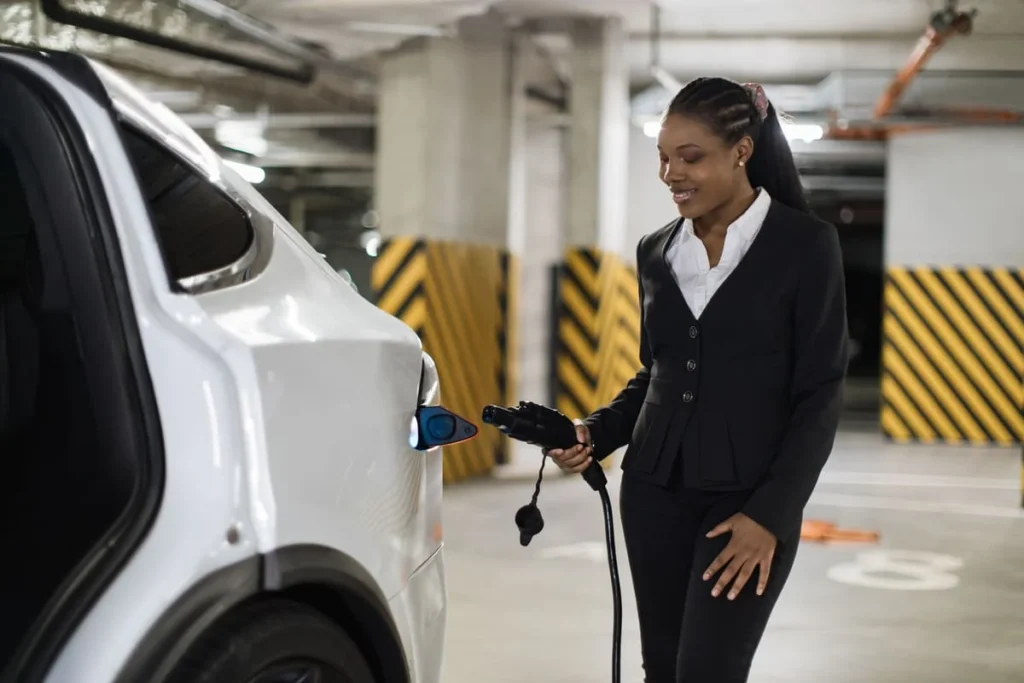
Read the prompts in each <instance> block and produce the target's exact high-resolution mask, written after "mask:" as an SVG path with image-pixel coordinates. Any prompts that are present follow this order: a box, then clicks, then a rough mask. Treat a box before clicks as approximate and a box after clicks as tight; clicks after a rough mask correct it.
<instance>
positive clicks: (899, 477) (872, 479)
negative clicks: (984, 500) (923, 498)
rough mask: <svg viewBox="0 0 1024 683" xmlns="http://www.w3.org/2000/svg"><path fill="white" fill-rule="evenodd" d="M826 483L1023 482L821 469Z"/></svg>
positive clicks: (1004, 487) (987, 485)
mask: <svg viewBox="0 0 1024 683" xmlns="http://www.w3.org/2000/svg"><path fill="white" fill-rule="evenodd" d="M819 481H820V482H821V483H823V484H851V485H857V486H919V487H925V488H951V489H986V490H997V491H1017V490H1018V488H1019V486H1020V484H1019V482H1018V481H1017V479H1016V476H1014V478H1012V479H996V478H987V477H957V476H951V475H932V474H902V473H898V472H893V473H886V472H827V471H826V472H822V473H821V477H820V478H819Z"/></svg>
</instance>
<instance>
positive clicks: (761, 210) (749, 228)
mask: <svg viewBox="0 0 1024 683" xmlns="http://www.w3.org/2000/svg"><path fill="white" fill-rule="evenodd" d="M771 203H772V198H771V197H770V196H769V195H768V190H766V189H764V188H763V187H759V188H757V198H756V199H754V203H753V204H751V205H750V206H749V207H748V208H747V210H746V211H744V212H743V213H742V214H740V217H739V218H737V219H736V220H735V221H733V222H732V224H731V225H730V226H729V228H728V233H729V234H730V235H736V236H738V237H740V238H741V239H742V240H743V241H744V242H750V241H751V240H753V239H754V236H755V235H756V234H757V231H758V229H759V228H760V227H761V224H762V223H764V219H765V217H767V216H768V208H769V207H770V206H771ZM682 227H683V229H682V230H681V231H680V236H679V237H680V241H682V242H685V241H687V240H689V239H691V238H694V237H696V236H697V235H696V234H695V233H694V232H693V221H692V220H691V219H689V218H687V219H685V220H684V221H683V226H682Z"/></svg>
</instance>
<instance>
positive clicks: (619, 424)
mask: <svg viewBox="0 0 1024 683" xmlns="http://www.w3.org/2000/svg"><path fill="white" fill-rule="evenodd" d="M643 243H644V239H643V238H641V240H640V242H639V244H637V250H636V252H637V253H636V269H637V288H638V290H639V292H640V365H641V367H640V369H639V370H638V371H637V373H636V376H634V377H633V378H632V379H630V380H629V381H628V382H627V383H626V386H625V387H624V388H623V389H622V391H620V392H619V393H618V395H617V396H616V397H615V398H614V399H612V401H611V402H610V403H609V404H608V405H606V406H604V407H602V408H599V409H597V410H596V411H594V412H593V413H591V414H590V416H588V417H587V418H586V419H585V420H583V423H584V424H585V425H587V427H588V428H589V429H590V438H591V440H592V441H593V447H594V453H593V454H594V458H595V459H596V460H603V459H604V458H607V457H608V456H609V455H611V454H612V453H614V452H615V451H616V450H618V449H619V448H621V447H622V446H625V445H626V444H627V443H629V439H630V437H631V436H632V434H633V427H634V425H636V419H637V417H638V416H639V415H640V408H641V407H642V406H643V404H644V398H645V397H646V396H647V386H648V385H649V384H650V382H651V365H652V364H653V362H654V361H653V357H652V355H651V349H650V344H649V341H648V338H647V331H646V330H645V329H644V285H643V278H642V277H641V276H640V268H641V267H642V264H643V256H642V248H643Z"/></svg>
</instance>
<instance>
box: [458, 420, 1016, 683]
mask: <svg viewBox="0 0 1024 683" xmlns="http://www.w3.org/2000/svg"><path fill="white" fill-rule="evenodd" d="M1020 459H1021V455H1020V451H1019V449H1018V450H1007V449H998V450H995V449H968V448H958V447H948V446H943V447H925V446H896V445H892V444H888V443H886V442H884V441H883V440H882V438H881V437H879V436H877V435H875V434H874V433H871V432H865V431H856V430H852V429H847V430H845V431H844V432H843V433H841V434H840V437H839V440H838V444H837V448H836V451H835V452H834V454H833V457H832V459H831V462H830V464H829V466H828V467H827V469H826V471H825V472H824V473H823V476H822V480H821V483H820V484H819V486H818V488H817V490H816V492H815V494H814V496H813V498H812V500H811V504H810V505H809V506H808V509H807V517H808V518H809V519H820V520H826V521H830V522H834V523H836V524H838V525H839V526H840V527H843V528H857V529H867V530H874V531H878V532H880V534H881V538H880V541H879V542H878V543H877V544H873V545H820V544H815V543H811V542H804V543H803V545H802V548H801V551H800V555H799V557H798V559H797V564H796V567H795V569H794V571H793V576H792V578H791V579H790V585H789V587H788V589H787V591H786V593H784V594H783V598H782V600H781V601H780V604H779V607H778V609H777V610H776V612H775V615H774V616H773V619H772V622H771V623H770V624H769V627H768V632H767V634H766V635H765V639H764V641H763V644H762V647H761V649H760V651H759V653H758V656H757V658H756V660H755V664H754V671H753V673H752V675H751V679H750V680H751V683H890V682H892V683H916V682H918V681H920V682H927V683H1010V682H1018V683H1019V681H1021V680H1024V647H1022V643H1024V569H1022V568H1024V544H1022V543H1021V541H1020V540H1021V539H1022V538H1024V511H1022V510H1021V509H1020V491H1019V486H1020ZM548 467H549V468H550V469H548V470H547V474H548V476H547V477H545V482H544V487H543V489H542V491H541V497H540V508H541V510H542V511H543V513H544V516H545V521H546V528H545V529H544V531H543V532H542V533H541V534H540V535H539V536H537V537H536V538H535V539H534V541H533V543H532V544H531V545H530V546H529V547H528V548H522V547H521V546H520V545H519V542H518V532H517V530H516V527H515V524H514V523H513V519H512V518H513V515H514V514H515V511H516V509H518V507H519V506H520V505H523V504H524V503H526V502H528V501H529V498H530V495H531V494H532V491H533V476H532V475H533V473H532V472H526V471H524V472H522V476H516V475H513V476H506V477H505V478H501V479H494V480H484V481H477V482H472V483H468V484H466V485H460V486H453V487H450V488H449V489H448V491H447V492H446V496H447V502H446V519H445V535H446V550H445V552H446V558H447V566H448V571H449V593H450V610H451V611H450V617H449V630H448V649H447V661H446V675H445V678H444V681H445V683H482V682H483V681H486V682H487V683H525V682H526V681H537V682H543V683H605V682H607V681H608V680H610V675H609V670H610V661H611V658H610V649H609V645H610V642H611V627H612V610H611V591H610V587H609V578H608V573H607V564H606V559H605V555H604V550H603V547H604V541H603V538H604V536H603V526H602V520H601V506H600V502H599V500H598V498H597V496H596V494H594V493H593V492H592V491H591V490H590V489H589V487H587V486H586V485H585V484H584V483H583V482H581V481H578V480H576V479H575V478H566V477H559V476H557V475H556V474H555V467H554V465H551V464H549V465H548ZM618 471H619V470H618V468H617V467H616V468H614V470H613V473H614V475H617V474H618ZM617 489H618V487H617V476H613V477H612V484H611V493H612V495H613V496H614V497H615V498H616V499H617V493H618V491H617ZM616 507H617V504H616ZM616 531H617V533H618V532H619V527H618V526H617V527H616ZM619 536H620V537H619V538H618V541H619V551H618V552H619V566H620V572H621V574H622V581H623V603H624V620H623V657H622V659H623V675H622V680H623V681H624V682H626V683H639V682H640V681H642V680H643V675H642V673H641V669H640V654H639V636H638V630H637V625H636V616H635V611H634V603H633V600H632V587H631V585H630V583H629V578H628V577H629V567H628V562H627V561H626V557H625V549H624V547H623V546H622V542H621V534H619ZM865 553H872V555H868V556H865ZM872 561H874V563H875V565H874V566H875V567H876V568H877V567H878V566H879V565H883V567H884V565H885V563H896V562H902V563H903V564H902V565H896V566H893V565H892V564H889V571H876V572H867V571H865V570H864V568H865V567H866V566H867V565H868V564H870V563H871V562H872ZM907 565H909V567H908V566H907ZM901 567H902V569H901ZM893 569H895V570H896V571H892V570H893Z"/></svg>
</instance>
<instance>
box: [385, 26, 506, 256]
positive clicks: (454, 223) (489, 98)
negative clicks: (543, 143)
mask: <svg viewBox="0 0 1024 683" xmlns="http://www.w3.org/2000/svg"><path fill="white" fill-rule="evenodd" d="M511 40H512V38H511V33H510V32H509V30H508V29H506V27H505V26H504V24H503V22H502V20H501V18H500V17H499V16H497V15H495V14H487V15H484V16H480V17H472V18H469V19H465V20H463V21H461V22H460V23H459V25H458V35H457V37H455V38H439V37H430V38H416V39H413V40H410V41H408V42H406V43H404V44H403V45H401V46H400V47H399V48H398V49H396V50H394V51H393V52H391V53H390V54H388V55H385V57H384V58H383V60H382V64H381V89H380V97H379V103H378V127H377V166H376V171H375V174H376V177H375V186H376V192H375V202H374V203H375V205H376V209H377V211H378V213H379V214H380V218H381V233H382V234H383V235H384V236H385V237H390V236H397V235H416V236H421V237H427V238H431V239H435V240H450V241H456V242H463V243H465V242H472V243H477V244H487V245H493V246H502V247H503V246H505V245H506V243H507V240H508V221H509V192H510V186H511V176H510V173H511V168H512V160H511V155H510V150H511V125H512V124H511V121H512V110H511V107H512V100H511V87H510V79H511V69H512V54H513V52H512V49H511Z"/></svg>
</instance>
